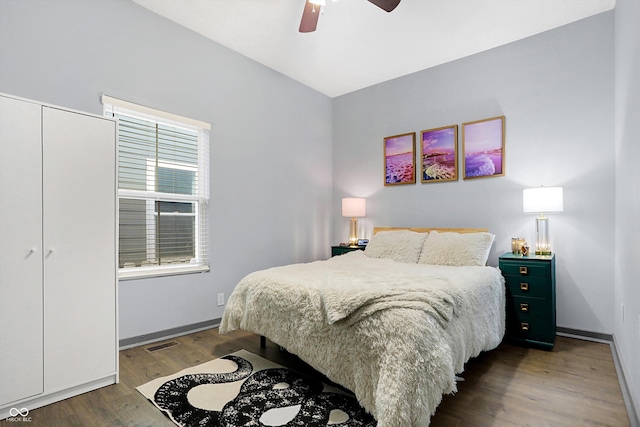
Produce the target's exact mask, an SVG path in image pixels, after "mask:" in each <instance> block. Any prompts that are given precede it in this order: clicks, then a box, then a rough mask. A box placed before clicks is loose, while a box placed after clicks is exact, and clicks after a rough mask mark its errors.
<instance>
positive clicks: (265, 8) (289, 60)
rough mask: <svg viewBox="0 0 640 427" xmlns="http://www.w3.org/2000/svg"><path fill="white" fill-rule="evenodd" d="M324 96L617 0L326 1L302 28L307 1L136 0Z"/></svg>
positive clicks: (510, 39) (555, 23)
mask: <svg viewBox="0 0 640 427" xmlns="http://www.w3.org/2000/svg"><path fill="white" fill-rule="evenodd" d="M133 1H134V2H136V3H138V4H140V5H142V6H144V7H146V8H148V9H150V10H151V11H153V12H156V13H158V14H160V15H162V16H164V17H166V18H168V19H170V20H172V21H175V22H177V23H178V24H181V25H183V26H185V27H187V28H190V29H192V30H193V31H196V32H198V33H200V34H202V35H203V36H205V37H208V38H210V39H212V40H215V41H216V42H218V43H220V44H222V45H224V46H227V47H228V48H230V49H233V50H234V51H236V52H239V53H241V54H243V55H245V56H247V57H249V58H252V59H254V60H255V61H258V62H260V63H261V64H264V65H266V66H267V67H270V68H273V69H274V70H277V71H279V72H281V73H282V74H285V75H287V76H289V77H291V78H293V79H295V80H297V81H299V82H301V83H303V84H305V85H307V86H309V87H311V88H314V89H316V90H317V91H319V92H322V93H324V94H326V95H328V96H329V97H335V96H339V95H343V94H345V93H349V92H352V91H355V90H358V89H361V88H364V87H367V86H371V85H374V84H377V83H380V82H383V81H386V80H390V79H393V78H396V77H400V76H404V75H407V74H410V73H413V72H416V71H420V70H423V69H426V68H429V67H433V66H436V65H439V64H442V63H445V62H449V61H453V60H455V59H458V58H462V57H465V56H468V55H472V54H474V53H478V52H482V51H485V50H487V49H491V48H493V47H496V46H500V45H503V44H506V43H510V42H513V41H516V40H519V39H522V38H524V37H528V36H531V35H534V34H537V33H540V32H543V31H546V30H549V29H552V28H555V27H558V26H561V25H564V24H568V23H570V22H574V21H577V20H579V19H583V18H586V17H589V16H591V15H595V14H598V13H601V12H605V11H607V10H610V9H613V7H614V6H615V0H402V1H401V2H400V4H399V5H398V7H397V8H396V9H395V10H394V11H392V12H391V13H387V12H385V11H383V10H382V9H379V8H378V7H376V6H375V5H373V4H371V3H369V2H368V1H367V0H338V1H331V0H328V1H327V6H325V7H324V12H323V14H322V15H320V18H319V22H318V28H317V30H316V31H315V32H313V33H304V34H303V33H299V32H298V26H299V24H300V18H301V16H302V10H303V9H304V5H305V0H133Z"/></svg>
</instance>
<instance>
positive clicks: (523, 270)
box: [500, 259, 551, 279]
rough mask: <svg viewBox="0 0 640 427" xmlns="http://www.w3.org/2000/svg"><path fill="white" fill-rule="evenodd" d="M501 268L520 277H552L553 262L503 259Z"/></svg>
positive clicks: (505, 272) (504, 271) (506, 272)
mask: <svg viewBox="0 0 640 427" xmlns="http://www.w3.org/2000/svg"><path fill="white" fill-rule="evenodd" d="M500 270H502V272H503V273H504V274H505V275H506V274H508V275H514V276H520V277H546V278H547V279H548V278H550V277H551V264H550V263H548V262H536V261H529V260H524V259H523V261H503V262H502V263H500Z"/></svg>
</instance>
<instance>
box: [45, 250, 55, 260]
mask: <svg viewBox="0 0 640 427" xmlns="http://www.w3.org/2000/svg"><path fill="white" fill-rule="evenodd" d="M51 255H53V248H51V249H49V251H48V252H47V256H46V257H45V258H49V257H50V256H51Z"/></svg>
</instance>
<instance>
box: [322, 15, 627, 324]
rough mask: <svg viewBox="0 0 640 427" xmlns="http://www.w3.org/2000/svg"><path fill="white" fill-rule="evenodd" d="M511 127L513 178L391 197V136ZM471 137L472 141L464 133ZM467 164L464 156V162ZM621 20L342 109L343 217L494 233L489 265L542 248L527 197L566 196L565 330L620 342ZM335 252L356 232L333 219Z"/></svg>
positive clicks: (403, 82) (419, 79) (603, 18)
mask: <svg viewBox="0 0 640 427" xmlns="http://www.w3.org/2000/svg"><path fill="white" fill-rule="evenodd" d="M498 115H505V116H506V168H505V169H506V176H504V177H494V178H483V179H475V180H467V181H463V180H459V181H457V182H447V183H429V184H421V183H420V181H419V178H418V183H417V184H415V185H402V186H391V187H385V186H384V185H383V184H384V177H383V169H384V168H383V151H382V150H383V142H382V138H383V137H385V136H391V135H396V134H400V133H405V132H413V131H415V132H416V133H417V140H418V141H419V139H420V131H421V130H424V129H430V128H436V127H441V126H446V125H452V124H458V125H460V124H461V123H463V122H467V121H473V120H478V119H483V118H489V117H494V116H498ZM459 136H461V129H460V130H459ZM459 154H460V153H459ZM614 154H615V152H614V14H613V12H608V13H604V14H600V15H597V16H594V17H591V18H588V19H585V20H582V21H578V22H576V23H573V24H570V25H566V26H563V27H560V28H557V29H554V30H552V31H548V32H545V33H542V34H539V35H536V36H533V37H530V38H527V39H523V40H520V41H518V42H515V43H511V44H509V45H506V46H502V47H499V48H496V49H493V50H490V51H486V52H482V53H479V54H477V55H473V56H470V57H467V58H463V59H460V60H458V61H454V62H450V63H447V64H444V65H441V66H438V67H434V68H431V69H427V70H424V71H421V72H418V73H415V74H412V75H410V76H405V77H402V78H399V79H396V80H392V81H389V82H385V83H382V84H379V85H376V86H373V87H370V88H366V89H362V90H360V91H358V92H354V93H351V94H347V95H343V96H341V97H338V98H335V99H334V104H333V182H334V206H339V203H340V199H341V198H342V197H346V196H360V197H366V198H367V203H368V205H367V217H366V218H364V219H361V220H360V224H361V228H362V231H361V233H360V234H361V235H366V234H370V232H371V228H372V226H413V227H419V226H422V227H426V226H436V227H447V226H450V227H487V228H489V230H490V231H491V232H493V233H494V234H495V235H496V241H495V243H494V247H493V250H492V252H491V256H490V259H489V263H490V264H492V265H497V261H498V260H497V258H498V256H499V255H500V254H502V253H504V252H507V251H510V250H511V248H510V244H511V242H510V240H511V237H515V236H524V237H526V239H527V241H528V242H530V243H532V242H534V240H535V221H534V218H535V216H534V215H530V214H524V213H523V212H522V190H523V189H524V188H527V187H536V186H539V185H546V186H562V187H564V212H563V213H562V214H557V215H553V216H551V215H550V228H551V238H552V243H553V250H554V252H555V253H556V257H557V260H556V268H557V275H556V276H557V319H558V325H559V326H562V327H566V328H574V329H580V330H586V331H595V332H602V333H612V332H613V330H614V319H613V312H614V295H613V291H612V290H613V285H614V283H613V282H614V279H613V278H614V249H615V247H614V204H615V202H614V195H615V170H614V167H615V156H614ZM333 214H334V222H335V224H336V227H334V234H333V239H334V241H340V240H342V241H344V240H345V239H346V236H347V235H348V220H347V219H346V218H342V217H340V212H339V211H338V209H334V212H333Z"/></svg>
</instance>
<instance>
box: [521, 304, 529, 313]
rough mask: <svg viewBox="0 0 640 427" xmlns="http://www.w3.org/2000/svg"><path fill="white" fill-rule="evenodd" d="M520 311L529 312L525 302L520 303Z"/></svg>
mask: <svg viewBox="0 0 640 427" xmlns="http://www.w3.org/2000/svg"><path fill="white" fill-rule="evenodd" d="M520 311H523V312H525V313H528V312H529V304H526V303H522V304H520Z"/></svg>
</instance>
